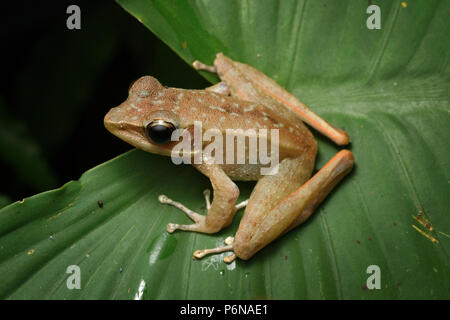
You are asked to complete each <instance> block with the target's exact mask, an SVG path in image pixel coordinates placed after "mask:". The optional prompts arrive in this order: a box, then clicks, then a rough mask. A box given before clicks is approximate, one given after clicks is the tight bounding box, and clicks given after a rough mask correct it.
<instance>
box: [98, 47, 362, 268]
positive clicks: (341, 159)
mask: <svg viewBox="0 0 450 320" xmlns="http://www.w3.org/2000/svg"><path fill="white" fill-rule="evenodd" d="M192 65H193V67H194V68H195V69H196V70H198V71H202V72H211V73H213V74H215V75H217V76H218V78H219V79H220V81H219V82H218V83H216V84H214V85H212V86H210V87H207V88H205V89H181V88H172V87H166V86H163V85H162V84H161V83H160V82H159V81H158V80H157V79H156V78H154V77H152V76H143V77H141V78H139V79H137V80H136V81H135V82H134V83H133V84H132V85H131V86H130V89H129V92H128V97H127V99H126V100H125V101H124V102H123V103H121V104H120V105H119V106H117V107H114V108H112V109H111V110H110V111H109V112H108V113H107V114H106V116H105V118H104V125H105V127H106V129H107V130H108V131H110V132H111V133H112V134H113V135H115V136H117V137H118V138H120V139H122V140H123V141H125V142H127V143H129V144H131V145H132V146H134V147H136V148H138V149H141V150H143V151H146V152H150V153H154V154H158V155H164V156H173V150H174V149H175V148H176V146H177V144H178V143H179V141H176V139H173V135H174V133H175V132H177V131H178V132H179V131H181V132H184V133H192V132H193V131H194V125H195V123H198V122H200V123H201V124H202V130H203V131H205V130H209V129H214V130H216V131H218V132H219V133H222V134H225V133H226V130H229V129H243V130H242V131H240V132H244V133H245V132H247V130H253V129H254V131H252V132H255V133H256V135H259V138H263V139H266V140H267V139H269V138H268V136H267V134H266V135H263V134H261V133H260V132H261V130H264V129H265V130H275V131H276V132H277V135H278V141H277V151H278V154H277V156H278V160H279V162H278V163H277V165H276V170H272V173H271V174H262V171H261V170H260V169H261V168H262V167H263V164H261V163H259V162H257V163H248V161H247V162H245V163H223V162H220V161H217V162H211V161H200V162H198V161H197V162H196V163H195V162H194V163H192V165H193V166H194V167H195V168H196V169H197V170H198V171H199V172H200V173H202V174H203V175H205V176H206V177H208V178H209V180H210V182H211V185H212V190H213V199H212V202H211V191H210V190H205V191H204V197H205V203H206V211H207V212H206V215H203V214H201V213H198V212H195V211H193V210H191V209H189V208H187V207H186V206H184V205H183V204H182V203H180V202H177V201H174V200H172V199H171V198H169V197H167V196H166V195H160V196H159V197H158V200H159V201H160V202H161V203H162V204H167V205H172V206H174V207H176V208H178V209H180V210H181V211H182V212H184V213H185V214H186V215H187V216H188V217H189V218H190V219H191V220H192V221H193V223H192V224H178V223H169V224H168V225H167V228H166V230H167V232H169V233H173V232H174V231H176V230H182V231H190V232H199V233H206V234H213V233H217V232H219V231H221V230H222V229H224V228H226V227H228V226H229V225H230V224H231V222H232V221H233V219H234V217H235V215H236V212H237V211H238V210H240V209H243V208H245V210H244V213H243V216H242V218H241V221H240V223H239V227H238V230H237V232H236V233H235V235H234V236H229V237H227V238H226V239H225V241H224V242H225V243H224V245H223V246H219V247H216V248H207V249H198V250H196V251H195V252H194V253H193V258H194V259H200V258H203V257H204V256H206V255H209V254H220V253H223V252H231V253H230V254H228V255H225V257H224V261H225V262H226V263H230V262H232V261H234V260H235V259H236V258H239V259H241V260H249V259H250V258H252V257H253V256H254V255H255V254H256V253H257V252H259V251H260V250H261V249H263V248H264V247H266V246H267V245H268V244H270V243H272V242H273V241H274V240H275V239H278V238H279V237H281V236H283V235H284V234H286V233H287V232H289V231H290V230H292V229H295V228H296V227H298V226H299V225H301V224H302V223H304V222H305V221H306V220H307V219H308V218H309V217H310V216H311V215H312V213H313V212H314V211H315V210H316V208H317V207H318V206H319V204H320V203H321V202H322V201H323V200H324V199H325V198H326V197H327V195H328V194H329V193H330V192H331V191H332V190H333V189H334V188H335V187H336V186H337V185H338V184H339V182H340V181H341V180H342V179H343V178H344V177H345V176H346V175H347V174H349V173H350V172H351V171H352V168H353V165H354V156H353V153H352V152H351V151H350V150H348V149H341V150H340V151H339V152H337V153H336V154H335V155H334V156H333V157H332V158H331V159H330V160H329V161H328V162H327V163H326V164H325V166H323V167H322V168H321V169H320V170H318V171H317V172H316V173H314V174H313V172H314V168H315V161H316V155H317V151H318V147H317V142H316V139H315V137H314V135H313V134H312V132H311V131H310V128H312V129H314V130H316V131H318V132H319V133H320V134H322V135H323V136H325V137H327V138H328V139H330V140H331V141H332V142H334V143H335V144H337V145H338V146H344V145H347V144H349V143H350V138H349V136H348V134H347V132H346V131H345V130H342V129H340V128H338V127H336V126H334V125H332V124H331V123H329V122H328V121H326V120H325V119H323V118H322V117H320V116H319V115H317V114H316V113H314V112H313V111H312V110H311V109H310V108H309V107H308V106H307V105H305V104H304V103H303V102H301V101H300V100H299V99H298V98H297V96H295V95H293V94H292V93H290V92H288V91H287V90H286V89H284V88H283V87H282V86H281V85H279V84H278V83H277V82H276V81H275V80H273V79H272V78H270V77H269V76H267V75H266V74H264V73H263V72H261V71H259V70H257V69H256V68H254V67H252V66H250V65H248V64H245V63H242V62H238V61H235V60H233V59H231V58H230V57H227V56H226V55H224V54H223V53H218V54H216V56H215V59H214V62H213V65H206V64H204V63H202V62H200V61H197V60H196V61H194V62H193V64H192ZM207 146H208V141H202V142H201V144H200V151H201V150H204V149H205V148H207ZM258 146H259V144H258ZM227 150H228V149H227ZM227 150H225V151H224V152H225V153H226V152H227ZM246 150H247V149H246ZM189 157H191V158H192V157H194V151H192V152H191V153H189V154H188V158H189ZM246 160H248V157H246ZM235 181H256V184H255V186H254V188H253V190H252V192H251V194H250V197H249V198H248V199H247V200H245V201H242V202H240V203H237V200H238V197H239V195H240V191H239V188H238V186H237V185H236V183H235Z"/></svg>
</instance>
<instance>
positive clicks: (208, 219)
mask: <svg viewBox="0 0 450 320" xmlns="http://www.w3.org/2000/svg"><path fill="white" fill-rule="evenodd" d="M194 167H196V168H197V169H198V170H199V171H200V172H201V173H203V174H204V175H206V176H207V177H208V178H209V179H210V180H211V184H212V186H213V192H214V198H213V202H212V203H211V204H210V205H209V195H208V193H207V192H205V197H206V206H207V209H208V213H207V214H206V216H203V215H201V214H198V213H196V212H194V211H192V210H190V209H188V208H186V207H185V206H183V205H182V204H181V203H178V202H176V201H173V200H171V199H168V198H167V197H165V196H160V197H159V200H160V202H161V203H165V204H170V205H173V206H175V207H177V208H178V209H180V210H182V211H183V212H184V213H186V214H187V215H188V217H189V218H191V219H192V220H193V221H194V222H195V223H194V224H190V225H180V224H175V223H169V224H168V225H167V231H168V232H170V233H172V232H174V231H175V230H177V229H178V230H185V231H196V232H202V233H215V232H218V231H220V230H221V229H223V228H224V227H226V226H228V225H229V224H230V223H231V221H232V220H233V217H234V215H235V213H236V211H237V209H239V208H241V207H243V206H244V205H245V203H244V204H239V205H238V206H235V203H236V200H237V198H238V197H239V189H238V187H237V186H236V184H235V183H234V182H233V181H231V179H230V178H229V177H228V176H227V175H226V174H225V172H224V171H223V170H222V168H220V166H218V165H214V164H199V165H194Z"/></svg>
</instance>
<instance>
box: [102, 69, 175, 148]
mask: <svg viewBox="0 0 450 320" xmlns="http://www.w3.org/2000/svg"><path fill="white" fill-rule="evenodd" d="M165 90H166V88H164V87H163V86H162V85H161V83H159V81H158V80H156V79H155V78H153V77H150V76H145V77H141V78H139V79H138V80H136V81H135V82H134V83H133V84H132V85H131V86H130V89H129V92H128V98H127V100H125V101H124V102H123V103H122V104H120V105H119V106H118V107H115V108H112V109H111V110H110V111H109V112H108V113H107V114H106V116H105V118H104V124H105V127H106V129H108V131H110V132H111V133H112V134H114V135H115V136H117V137H119V138H120V139H122V140H124V141H125V142H127V143H129V144H131V145H133V146H135V147H137V148H139V149H142V150H145V151H148V152H152V153H157V154H162V155H170V154H171V150H172V148H173V146H174V145H175V144H176V143H177V142H173V141H171V135H172V132H173V131H174V130H175V129H177V128H178V127H179V121H178V117H177V116H176V115H175V114H174V113H173V112H171V111H170V110H167V108H164V105H165V101H164V99H163V96H164V91H165Z"/></svg>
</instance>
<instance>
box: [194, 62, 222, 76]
mask: <svg viewBox="0 0 450 320" xmlns="http://www.w3.org/2000/svg"><path fill="white" fill-rule="evenodd" d="M192 66H193V67H194V69H195V70H205V71H208V72H211V73H217V69H216V67H215V66H208V65H206V64H204V63H201V62H200V61H198V60H195V61H194V62H193V63H192Z"/></svg>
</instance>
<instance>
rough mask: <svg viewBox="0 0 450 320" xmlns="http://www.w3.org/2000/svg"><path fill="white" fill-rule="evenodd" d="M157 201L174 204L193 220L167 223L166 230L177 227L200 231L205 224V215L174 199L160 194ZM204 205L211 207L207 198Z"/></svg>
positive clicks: (169, 230) (172, 229)
mask: <svg viewBox="0 0 450 320" xmlns="http://www.w3.org/2000/svg"><path fill="white" fill-rule="evenodd" d="M205 197H206V195H205ZM158 200H159V202H161V203H163V204H169V205H171V206H174V207H176V208H178V209H180V210H181V211H183V212H184V213H185V214H186V215H187V216H188V217H189V218H190V219H191V220H192V221H194V222H195V223H194V224H188V225H185V224H176V223H169V224H168V225H167V227H166V229H167V232H169V233H172V232H174V231H175V230H177V229H179V230H185V231H199V232H202V231H203V229H204V226H205V216H203V215H201V214H198V213H197V212H194V211H192V210H191V209H189V208H186V207H185V206H184V205H183V204H181V203H179V202H177V201H174V200H172V199H170V198H168V197H167V196H165V195H163V194H162V195H160V196H159V197H158ZM206 207H207V208H208V210H209V208H210V207H211V204H210V203H209V200H208V201H207V202H206Z"/></svg>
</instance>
